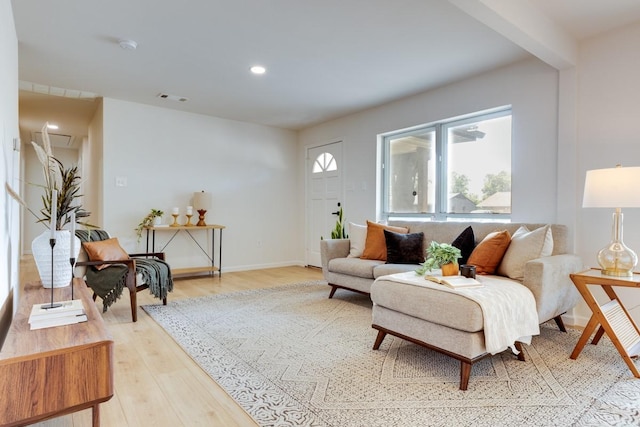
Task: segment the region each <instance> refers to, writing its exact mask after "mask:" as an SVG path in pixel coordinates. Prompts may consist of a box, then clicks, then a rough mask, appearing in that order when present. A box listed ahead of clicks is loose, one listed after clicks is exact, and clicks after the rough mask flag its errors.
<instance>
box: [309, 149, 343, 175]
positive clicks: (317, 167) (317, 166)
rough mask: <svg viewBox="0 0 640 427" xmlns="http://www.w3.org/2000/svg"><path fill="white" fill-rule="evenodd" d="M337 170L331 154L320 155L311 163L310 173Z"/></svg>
mask: <svg viewBox="0 0 640 427" xmlns="http://www.w3.org/2000/svg"><path fill="white" fill-rule="evenodd" d="M336 169H338V165H337V163H336V159H335V158H334V157H333V155H331V153H322V154H320V155H319V156H318V157H316V160H315V161H314V162H313V169H312V173H321V172H330V171H334V170H336Z"/></svg>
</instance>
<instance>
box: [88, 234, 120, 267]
mask: <svg viewBox="0 0 640 427" xmlns="http://www.w3.org/2000/svg"><path fill="white" fill-rule="evenodd" d="M82 247H83V248H84V250H85V251H86V252H87V255H88V256H89V260H90V261H124V260H127V259H129V254H128V253H127V251H125V250H124V249H122V246H120V243H118V239H117V238H116V237H112V238H110V239H106V240H97V241H95V242H82ZM109 265H110V264H103V265H96V266H95V267H96V269H98V270H102V269H104V268H107V267H109Z"/></svg>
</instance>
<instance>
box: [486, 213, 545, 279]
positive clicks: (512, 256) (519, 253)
mask: <svg viewBox="0 0 640 427" xmlns="http://www.w3.org/2000/svg"><path fill="white" fill-rule="evenodd" d="M552 252H553V235H552V234H551V227H550V226H549V225H545V226H544V227H540V228H536V229H535V230H533V231H529V229H528V228H527V227H525V226H521V227H520V228H518V230H517V231H516V232H515V233H514V234H513V236H511V244H509V248H507V252H506V253H505V254H504V257H503V258H502V262H501V263H500V266H499V267H498V274H499V275H501V276H507V277H509V278H511V279H515V280H523V279H524V266H525V264H526V263H527V262H529V261H531V260H532V259H537V258H541V257H545V256H550V255H551V253H552Z"/></svg>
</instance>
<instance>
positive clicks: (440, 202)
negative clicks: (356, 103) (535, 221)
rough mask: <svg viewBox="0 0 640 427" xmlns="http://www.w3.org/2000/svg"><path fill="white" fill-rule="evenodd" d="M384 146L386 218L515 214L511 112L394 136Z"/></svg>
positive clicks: (484, 114)
mask: <svg viewBox="0 0 640 427" xmlns="http://www.w3.org/2000/svg"><path fill="white" fill-rule="evenodd" d="M383 144H384V151H383V153H384V154H383V165H382V166H383V197H382V200H383V203H384V206H383V212H384V214H385V216H386V217H387V218H389V217H396V218H399V217H405V218H406V217H429V218H434V219H440V220H444V219H451V218H456V217H464V218H469V217H470V216H473V217H480V218H501V219H504V218H508V217H509V215H510V214H511V109H501V110H496V111H492V112H482V113H478V114H474V115H472V116H468V117H465V118H462V119H460V118H457V119H452V120H447V121H442V122H438V123H433V124H429V125H424V126H420V127H417V128H413V129H411V130H405V131H398V132H393V133H390V134H387V135H385V136H383Z"/></svg>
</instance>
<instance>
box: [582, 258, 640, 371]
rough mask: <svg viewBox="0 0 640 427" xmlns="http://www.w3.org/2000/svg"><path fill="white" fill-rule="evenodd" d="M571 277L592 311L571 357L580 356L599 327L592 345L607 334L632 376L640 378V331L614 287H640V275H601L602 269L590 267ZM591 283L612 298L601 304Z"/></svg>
mask: <svg viewBox="0 0 640 427" xmlns="http://www.w3.org/2000/svg"><path fill="white" fill-rule="evenodd" d="M570 276H571V280H572V281H573V284H574V285H575V286H576V288H577V289H578V291H579V292H580V294H581V295H582V298H584V300H585V302H586V303H587V305H588V306H589V308H590V309H591V312H592V313H593V314H592V315H591V319H589V323H587V326H586V327H585V328H584V332H582V335H581V336H580V339H579V340H578V343H577V344H576V346H575V348H574V349H573V352H572V353H571V356H570V358H571V359H576V358H577V357H578V355H579V354H580V352H581V351H582V349H583V348H584V346H585V344H586V343H587V341H588V340H589V338H590V337H591V334H592V333H593V331H595V330H596V327H598V326H599V328H598V331H597V332H596V334H595V336H594V337H593V341H592V342H591V344H594V345H596V344H598V342H599V341H600V338H602V335H603V334H604V333H606V334H607V335H608V336H609V338H610V339H611V342H612V343H613V345H614V346H615V347H616V349H617V350H618V352H619V353H620V355H621V356H622V358H623V359H624V362H625V363H626V364H627V366H628V367H629V369H630V370H631V372H632V373H633V376H634V377H636V378H640V372H638V368H637V367H636V365H635V363H634V362H633V360H632V358H633V357H637V356H638V355H639V354H640V330H639V329H638V326H637V325H636V324H635V322H634V321H633V319H632V318H631V316H630V315H629V312H628V311H627V309H626V308H625V307H624V305H623V304H622V301H620V299H619V298H618V296H617V295H616V293H615V291H614V290H613V288H614V287H615V286H625V287H631V288H640V274H639V273H634V274H633V276H631V277H615V276H606V275H604V274H602V272H601V270H600V269H591V270H586V271H583V272H581V273H576V274H571V275H570ZM588 285H596V286H600V287H601V288H602V289H603V290H604V292H605V293H606V294H607V296H608V297H609V299H610V301H609V302H607V303H605V304H598V302H597V301H596V299H595V297H594V296H593V294H592V293H591V290H590V289H589V286H588Z"/></svg>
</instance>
